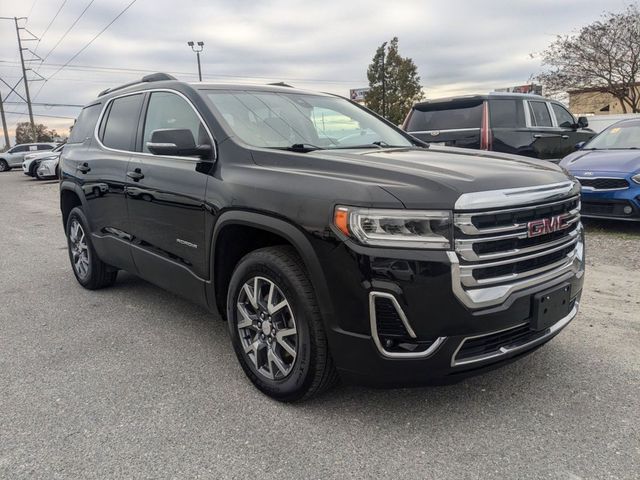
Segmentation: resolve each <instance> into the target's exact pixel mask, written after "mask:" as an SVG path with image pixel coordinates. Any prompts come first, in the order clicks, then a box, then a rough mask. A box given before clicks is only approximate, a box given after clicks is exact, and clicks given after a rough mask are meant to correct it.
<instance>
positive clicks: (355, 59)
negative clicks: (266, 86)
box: [0, 0, 628, 143]
mask: <svg viewBox="0 0 640 480" xmlns="http://www.w3.org/2000/svg"><path fill="white" fill-rule="evenodd" d="M130 2H131V0H93V2H91V0H66V1H65V0H2V1H1V2H0V16H7V17H13V16H26V17H28V19H27V23H26V27H27V28H28V29H29V30H30V31H31V32H33V34H35V35H36V36H39V37H41V40H40V42H37V41H32V42H28V43H27V44H25V45H27V46H29V47H31V48H32V49H36V53H37V54H38V55H40V56H41V57H46V61H45V62H44V63H43V64H41V65H40V66H39V63H38V62H32V66H33V68H34V70H36V71H38V72H39V73H40V74H41V75H42V76H43V77H45V78H49V77H50V76H51V75H52V74H54V72H56V71H57V70H58V69H59V68H60V66H61V65H64V64H65V63H66V62H67V61H68V60H69V59H70V58H71V57H73V55H75V54H76V53H77V52H78V51H79V50H80V49H81V48H82V47H84V46H85V45H86V44H87V42H89V41H90V40H91V39H92V38H93V37H94V36H95V35H96V34H97V33H98V32H100V31H101V30H102V29H103V28H104V27H105V26H106V25H107V24H108V23H109V22H110V21H111V20H113V19H114V17H116V16H117V15H118V14H119V13H120V12H121V11H122V10H123V9H124V8H125V7H126V6H127V5H128V4H129V3H130ZM90 3H91V5H90V6H89V7H88V8H87V10H86V12H85V14H84V15H83V16H82V17H81V18H80V19H79V20H78V21H77V23H76V24H75V26H74V27H73V28H72V29H71V30H70V31H69V32H68V34H67V35H66V36H65V37H64V38H63V39H62V41H60V40H61V38H62V37H63V35H64V34H65V32H67V30H68V29H69V28H70V27H71V25H72V24H73V22H74V21H75V20H76V19H77V18H78V17H79V16H80V14H81V12H82V11H83V10H84V9H85V8H86V7H87V6H88V5H89V4H90ZM627 3H628V0H626V1H625V0H608V1H607V0H588V1H586V0H523V1H520V0H511V1H503V0H483V1H475V0H466V1H463V0H447V1H443V0H422V1H417V0H415V1H414V0H395V1H390V0H386V1H380V0H368V1H366V2H365V1H345V0H316V1H306V2H303V1H294V0H270V1H261V2H257V1H248V0H207V1H200V2H198V1H191V0H179V1H176V0H171V1H170V0H137V1H136V2H135V3H134V4H133V5H132V6H131V8H129V9H128V10H127V11H126V12H125V13H124V14H123V15H122V16H121V17H120V18H119V19H118V20H117V21H116V22H115V23H114V24H113V25H111V26H110V27H109V28H108V29H107V30H106V31H105V32H104V33H103V34H102V35H101V36H100V37H99V38H97V39H96V40H95V41H94V42H93V43H92V44H91V45H90V46H89V47H88V48H87V49H86V50H85V51H84V52H82V53H81V54H80V55H79V56H78V57H77V58H76V59H75V60H73V61H72V62H71V63H70V64H69V66H67V67H66V68H64V69H62V70H60V71H59V72H58V73H55V74H54V75H53V77H52V78H50V79H49V80H48V81H47V82H46V83H43V82H36V81H34V82H32V83H31V90H32V97H34V98H32V100H33V101H34V102H39V103H47V102H49V103H66V104H84V103H86V102H88V101H89V100H91V99H92V98H95V96H96V95H97V93H98V92H99V91H100V90H102V89H104V88H107V87H110V86H114V85H119V84H122V83H125V82H128V81H132V80H135V79H137V78H140V77H141V76H142V75H144V74H145V73H146V71H147V70H148V71H165V72H170V73H173V74H174V75H175V76H177V77H178V78H179V79H182V80H190V81H193V80H196V79H197V69H196V62H195V60H196V59H195V54H194V53H192V52H191V50H190V48H189V47H188V46H187V45H186V42H187V41H188V40H196V41H198V40H201V41H204V42H205V46H204V52H203V54H202V69H203V77H204V79H205V80H212V81H225V82H244V83H267V82H271V81H279V80H284V81H286V82H287V83H290V84H292V85H294V86H299V87H304V88H309V89H316V90H323V91H329V92H334V93H338V94H342V95H345V96H346V95H348V93H349V89H350V88H358V87H366V86H367V78H366V69H367V66H368V64H369V62H370V61H371V58H372V56H373V53H374V51H375V49H376V47H377V46H378V45H380V44H381V43H382V42H384V41H386V40H389V39H390V38H391V37H393V36H398V37H399V40H400V53H401V54H402V55H403V56H409V57H411V58H413V60H414V61H415V63H416V64H417V66H418V71H419V74H420V76H421V78H422V84H423V86H424V88H425V93H426V95H427V97H429V98H436V97H440V96H448V95H455V94H464V93H483V92H488V91H491V90H493V89H495V88H499V87H507V86H511V85H519V84H523V83H526V82H527V80H528V79H529V78H530V76H531V75H532V74H535V73H537V72H538V71H539V69H540V64H539V60H538V59H537V58H531V57H530V53H535V52H539V51H541V50H543V49H544V48H545V47H546V45H547V44H548V43H549V42H551V41H552V40H553V39H554V37H555V35H557V34H565V33H571V32H573V31H575V30H576V29H578V28H579V27H580V26H582V25H584V24H588V23H590V22H592V21H593V20H596V19H597V18H598V17H599V16H600V14H601V13H602V12H603V11H605V10H614V11H617V10H622V9H623V8H624V6H625V5H626V4H627ZM61 6H62V9H61V10H60V12H59V15H58V16H57V18H55V20H54V21H53V23H52V24H51V25H50V27H49V29H48V30H47V27H48V26H49V24H50V22H51V21H52V19H53V18H54V16H55V15H56V12H58V10H59V9H60V7H61ZM45 31H46V32H45ZM43 33H44V35H43ZM23 35H24V36H25V37H26V36H28V34H27V33H24V34H23ZM59 41H60V43H59V44H58V45H57V47H56V44H57V43H58V42H59ZM54 47H55V48H54ZM25 55H26V56H29V54H28V53H26V52H25ZM47 55H48V56H47ZM87 67H91V68H87ZM94 67H102V68H101V69H98V68H94ZM106 69H130V70H133V71H126V70H106ZM20 75H21V72H20V66H19V57H18V48H17V43H16V35H15V27H14V24H13V22H12V21H7V20H0V78H2V79H3V80H4V81H6V82H7V83H10V84H12V85H13V84H15V82H17V81H18V80H19V78H20ZM30 78H36V75H34V74H33V73H31V74H30ZM8 90H9V89H8V88H7V87H6V86H5V85H4V84H2V83H1V82H0V92H2V96H3V98H4V97H5V96H6V95H7V93H8ZM19 92H20V93H21V94H23V92H24V90H23V88H19ZM18 100H19V99H18V97H16V96H15V95H12V96H11V98H9V100H8V101H9V102H12V101H13V102H15V101H18ZM5 110H6V111H8V112H23V111H26V106H25V105H20V104H12V103H8V104H6V105H5ZM78 110H79V109H78V108H73V107H66V108H63V107H51V106H36V107H34V113H36V114H40V115H50V116H63V117H75V116H76V115H77V113H78ZM27 118H28V117H27V116H19V115H16V114H14V113H7V121H8V123H9V125H10V131H12V130H13V129H14V127H15V123H16V122H17V121H25V120H26V119H27ZM36 120H37V121H38V122H41V123H45V124H46V125H49V126H51V127H55V128H56V129H58V130H60V131H65V130H66V129H67V128H68V126H69V125H70V124H72V123H73V120H69V119H64V118H53V117H45V116H40V117H36ZM0 135H1V132H0ZM10 136H13V134H12V133H10ZM11 140H12V143H13V138H12V139H11Z"/></svg>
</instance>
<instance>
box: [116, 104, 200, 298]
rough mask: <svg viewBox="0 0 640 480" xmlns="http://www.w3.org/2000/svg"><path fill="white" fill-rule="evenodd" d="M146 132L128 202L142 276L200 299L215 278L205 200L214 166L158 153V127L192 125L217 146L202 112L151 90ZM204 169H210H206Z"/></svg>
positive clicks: (131, 177)
mask: <svg viewBox="0 0 640 480" xmlns="http://www.w3.org/2000/svg"><path fill="white" fill-rule="evenodd" d="M146 102H147V104H146V106H145V110H146V113H145V118H144V123H143V127H142V135H141V139H140V142H139V144H138V145H137V148H136V150H137V153H134V154H133V156H132V158H131V161H130V162H129V165H128V168H127V175H128V178H127V187H126V192H127V195H126V196H127V206H128V211H129V218H130V221H131V231H132V233H133V235H134V240H133V249H132V252H133V257H134V261H135V263H136V267H137V269H138V272H139V274H140V275H141V276H142V277H144V278H147V279H148V280H150V281H152V282H154V283H156V284H158V285H160V286H162V287H165V288H167V289H169V290H172V291H176V292H177V293H180V294H182V295H184V296H186V297H188V298H191V299H193V300H196V301H200V300H201V296H202V295H204V281H206V280H207V279H208V277H209V265H208V261H207V258H208V256H207V241H208V240H209V239H208V238H206V237H205V218H206V215H207V213H206V210H205V205H204V198H205V193H206V187H207V180H208V178H209V175H208V171H207V170H208V168H206V167H210V166H211V165H212V164H211V163H210V162H203V161H202V160H200V159H199V158H197V157H173V156H164V155H153V154H151V152H149V149H148V148H147V146H146V144H147V142H148V141H149V140H150V138H151V133H152V132H153V131H154V130H158V129H166V128H172V129H175V128H182V129H189V130H191V132H192V133H193V135H194V138H195V139H196V141H197V142H198V143H199V144H203V143H209V144H212V139H211V137H210V135H209V134H208V133H207V129H206V128H205V127H204V125H203V123H202V121H201V120H200V117H199V115H198V114H197V112H196V110H195V108H194V107H193V106H192V105H191V103H190V102H189V101H188V100H187V99H186V98H185V97H183V96H182V95H180V94H178V93H175V92H170V91H154V92H151V93H150V94H148V98H147V101H146ZM203 167H204V168H203Z"/></svg>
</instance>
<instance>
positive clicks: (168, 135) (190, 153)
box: [147, 128, 213, 159]
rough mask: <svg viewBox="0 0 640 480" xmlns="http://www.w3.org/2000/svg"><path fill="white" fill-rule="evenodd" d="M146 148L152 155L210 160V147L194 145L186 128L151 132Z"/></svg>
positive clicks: (191, 136) (211, 150) (194, 142)
mask: <svg viewBox="0 0 640 480" xmlns="http://www.w3.org/2000/svg"><path fill="white" fill-rule="evenodd" d="M147 148H148V149H149V151H150V152H151V153H153V154H154V155H169V156H174V157H200V158H202V159H211V155H212V153H213V149H212V148H211V145H196V141H195V139H194V138H193V133H191V130H189V129H187V128H162V129H159V130H154V131H153V132H151V140H150V141H148V142H147Z"/></svg>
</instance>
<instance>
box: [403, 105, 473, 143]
mask: <svg viewBox="0 0 640 480" xmlns="http://www.w3.org/2000/svg"><path fill="white" fill-rule="evenodd" d="M483 103H484V100H483V99H482V98H469V99H467V98H465V99H457V100H448V101H446V102H428V103H422V104H417V105H415V106H414V107H413V110H412V111H411V115H410V116H409V118H408V119H407V123H406V125H405V130H406V131H407V133H410V134H411V135H413V136H415V137H417V138H419V139H420V140H422V141H423V142H428V143H434V144H436V145H447V146H451V147H462V148H475V149H479V148H480V128H481V126H482V109H483Z"/></svg>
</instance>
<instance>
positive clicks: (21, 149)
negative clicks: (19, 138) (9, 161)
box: [9, 145, 29, 153]
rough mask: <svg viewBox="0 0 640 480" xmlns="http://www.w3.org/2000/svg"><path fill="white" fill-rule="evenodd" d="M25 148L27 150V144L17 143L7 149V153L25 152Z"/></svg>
mask: <svg viewBox="0 0 640 480" xmlns="http://www.w3.org/2000/svg"><path fill="white" fill-rule="evenodd" d="M27 150H29V145H18V146H17V147H13V148H12V149H11V150H9V153H19V152H26V151H27Z"/></svg>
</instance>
